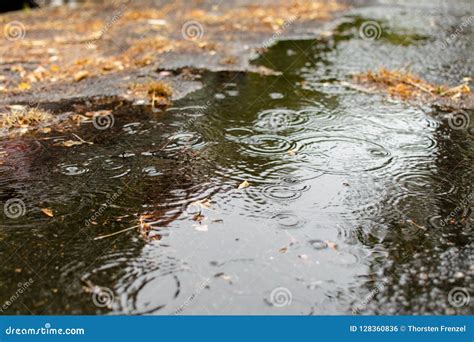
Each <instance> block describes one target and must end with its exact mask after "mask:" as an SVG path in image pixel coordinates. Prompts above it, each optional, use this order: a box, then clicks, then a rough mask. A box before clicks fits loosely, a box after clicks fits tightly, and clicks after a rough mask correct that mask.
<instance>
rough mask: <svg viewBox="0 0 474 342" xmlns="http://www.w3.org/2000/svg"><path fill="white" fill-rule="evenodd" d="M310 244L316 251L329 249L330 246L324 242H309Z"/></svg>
mask: <svg viewBox="0 0 474 342" xmlns="http://www.w3.org/2000/svg"><path fill="white" fill-rule="evenodd" d="M308 242H309V244H310V245H311V247H313V248H314V249H316V250H321V249H325V248H328V244H327V243H326V242H324V241H323V240H309V241H308Z"/></svg>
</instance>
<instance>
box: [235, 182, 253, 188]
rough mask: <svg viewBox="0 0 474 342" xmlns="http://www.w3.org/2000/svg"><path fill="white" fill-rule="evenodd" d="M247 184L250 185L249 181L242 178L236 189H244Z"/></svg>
mask: <svg viewBox="0 0 474 342" xmlns="http://www.w3.org/2000/svg"><path fill="white" fill-rule="evenodd" d="M249 186H250V183H249V182H247V181H246V180H244V181H243V182H242V183H240V184H239V186H238V188H237V189H245V188H248V187H249Z"/></svg>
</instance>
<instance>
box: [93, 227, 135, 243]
mask: <svg viewBox="0 0 474 342" xmlns="http://www.w3.org/2000/svg"><path fill="white" fill-rule="evenodd" d="M138 227H140V225H137V226H133V227H129V228H125V229H122V230H119V231H118V232H115V233H111V234H107V235H101V236H98V237H96V238H94V241H96V240H102V239H105V238H108V237H111V236H114V235H118V234H121V233H125V232H128V231H129V230H132V229H134V228H138Z"/></svg>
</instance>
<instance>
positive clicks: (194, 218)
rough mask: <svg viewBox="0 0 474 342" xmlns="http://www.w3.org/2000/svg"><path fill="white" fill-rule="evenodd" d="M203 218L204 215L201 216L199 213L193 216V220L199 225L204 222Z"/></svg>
mask: <svg viewBox="0 0 474 342" xmlns="http://www.w3.org/2000/svg"><path fill="white" fill-rule="evenodd" d="M204 218H205V217H204V215H202V214H201V213H197V214H196V215H194V216H193V220H194V221H196V222H199V223H201V222H202V221H203V220H204Z"/></svg>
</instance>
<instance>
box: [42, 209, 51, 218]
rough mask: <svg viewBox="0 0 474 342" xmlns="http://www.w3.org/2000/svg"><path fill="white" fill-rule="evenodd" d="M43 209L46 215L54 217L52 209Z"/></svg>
mask: <svg viewBox="0 0 474 342" xmlns="http://www.w3.org/2000/svg"><path fill="white" fill-rule="evenodd" d="M41 211H42V212H43V214H45V215H46V216H49V217H53V216H54V214H53V211H52V210H51V209H47V208H43V209H41Z"/></svg>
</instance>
